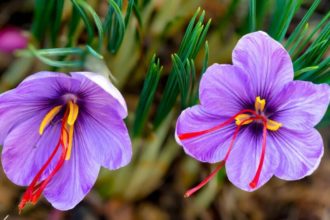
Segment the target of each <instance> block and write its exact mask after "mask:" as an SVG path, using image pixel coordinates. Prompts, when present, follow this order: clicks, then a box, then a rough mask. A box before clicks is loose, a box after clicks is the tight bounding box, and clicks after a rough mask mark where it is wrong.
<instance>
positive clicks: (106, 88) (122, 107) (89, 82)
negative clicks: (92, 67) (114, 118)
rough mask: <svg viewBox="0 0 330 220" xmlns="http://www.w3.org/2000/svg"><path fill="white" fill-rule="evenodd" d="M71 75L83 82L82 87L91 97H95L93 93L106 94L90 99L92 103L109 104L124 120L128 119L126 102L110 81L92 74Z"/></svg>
mask: <svg viewBox="0 0 330 220" xmlns="http://www.w3.org/2000/svg"><path fill="white" fill-rule="evenodd" d="M71 75H72V77H73V78H74V79H79V80H80V81H81V87H82V88H84V89H83V90H84V92H88V93H89V94H90V95H91V96H93V95H92V94H93V93H98V94H101V93H105V94H104V95H103V94H102V97H96V96H95V97H94V96H93V97H90V101H94V102H100V103H102V102H107V103H108V104H109V105H113V106H114V107H115V108H116V109H117V111H118V112H119V114H120V115H121V117H122V118H126V116H127V106H126V102H125V100H124V98H123V96H122V95H121V93H120V92H119V90H118V89H117V88H116V87H114V85H113V84H112V83H111V82H110V80H109V79H107V78H106V77H104V76H103V75H101V74H97V73H90V72H73V73H71ZM101 90H102V91H101ZM95 99H96V100H95Z"/></svg>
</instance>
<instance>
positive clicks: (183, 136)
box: [178, 109, 257, 140]
mask: <svg viewBox="0 0 330 220" xmlns="http://www.w3.org/2000/svg"><path fill="white" fill-rule="evenodd" d="M243 113H251V114H254V115H256V116H257V113H256V112H255V111H253V110H250V109H244V110H242V111H240V112H238V113H237V114H235V115H234V116H232V117H230V118H229V119H228V120H226V121H225V122H223V123H221V124H219V125H217V126H215V127H213V128H210V129H207V130H203V131H196V132H189V133H183V134H179V135H178V137H179V139H180V140H185V139H190V138H194V137H198V136H201V135H203V134H207V133H211V132H213V131H217V130H219V129H221V128H223V127H225V126H227V125H229V124H230V123H231V122H232V121H234V120H235V118H236V117H237V116H238V115H240V114H243Z"/></svg>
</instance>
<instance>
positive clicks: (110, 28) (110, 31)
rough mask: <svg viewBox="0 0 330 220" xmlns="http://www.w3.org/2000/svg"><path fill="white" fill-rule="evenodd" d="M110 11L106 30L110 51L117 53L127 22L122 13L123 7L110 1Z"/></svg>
mask: <svg viewBox="0 0 330 220" xmlns="http://www.w3.org/2000/svg"><path fill="white" fill-rule="evenodd" d="M108 2H109V5H110V6H109V9H108V14H107V16H106V18H105V22H104V30H105V32H106V34H107V38H108V50H109V51H110V52H111V53H116V52H117V50H118V49H119V47H120V45H121V43H122V41H123V39H124V33H125V21H124V18H123V14H122V12H121V9H120V7H121V5H118V4H117V3H116V2H115V1H113V0H108Z"/></svg>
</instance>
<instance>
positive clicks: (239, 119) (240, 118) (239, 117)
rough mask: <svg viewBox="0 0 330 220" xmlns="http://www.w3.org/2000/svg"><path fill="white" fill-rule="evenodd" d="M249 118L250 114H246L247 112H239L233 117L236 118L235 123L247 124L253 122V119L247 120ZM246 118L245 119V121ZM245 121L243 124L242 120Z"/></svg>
mask: <svg viewBox="0 0 330 220" xmlns="http://www.w3.org/2000/svg"><path fill="white" fill-rule="evenodd" d="M249 118H251V115H248V114H239V115H237V116H236V117H235V120H236V125H247V124H250V123H251V122H253V120H252V119H251V120H247V119H249ZM245 120H247V121H245ZM243 121H245V122H244V123H243V124H242V122H243Z"/></svg>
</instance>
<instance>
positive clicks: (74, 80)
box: [0, 72, 132, 210]
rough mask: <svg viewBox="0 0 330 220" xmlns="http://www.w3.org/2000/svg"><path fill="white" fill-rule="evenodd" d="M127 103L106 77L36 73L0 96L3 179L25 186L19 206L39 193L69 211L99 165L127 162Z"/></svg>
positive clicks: (113, 166) (86, 189)
mask: <svg viewBox="0 0 330 220" xmlns="http://www.w3.org/2000/svg"><path fill="white" fill-rule="evenodd" d="M126 116H127V108H126V103H125V101H124V99H123V97H122V95H121V94H120V93H119V91H118V90H117V89H116V88H115V87H114V86H113V85H112V84H111V83H110V81H109V80H108V79H106V78H105V77H103V76H101V75H98V74H95V73H88V72H74V73H71V74H70V75H66V74H64V73H53V72H39V73H36V74H34V75H32V76H30V77H28V78H27V79H25V80H24V81H23V82H22V83H21V84H20V85H19V86H18V87H17V88H15V89H13V90H11V91H8V92H6V93H4V94H2V95H0V121H1V123H0V144H2V145H3V150H2V157H1V159H2V165H3V168H4V171H5V173H6V175H7V177H8V178H9V179H10V180H11V181H12V182H14V183H15V184H17V185H21V186H26V185H28V188H27V190H26V192H25V193H24V195H23V198H22V200H21V202H20V204H19V209H20V210H22V209H23V207H24V206H25V204H26V203H27V202H32V203H36V201H37V200H38V198H39V197H40V196H41V194H42V193H43V194H44V196H45V197H46V199H47V200H48V201H49V202H50V203H51V204H52V205H53V206H54V207H55V208H57V209H60V210H67V209H71V208H73V207H74V206H75V205H77V203H79V202H80V201H81V200H82V199H83V198H84V196H85V195H86V194H87V193H88V192H89V191H90V189H91V187H92V186H93V184H94V183H95V181H96V178H97V176H98V173H99V170H100V167H101V166H103V167H106V168H108V169H111V170H114V169H118V168H120V167H123V166H125V165H126V164H128V163H129V161H130V160H131V156H132V149H131V141H130V138H129V135H128V131H127V128H126V125H125V123H124V121H123V118H125V117H126Z"/></svg>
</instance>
